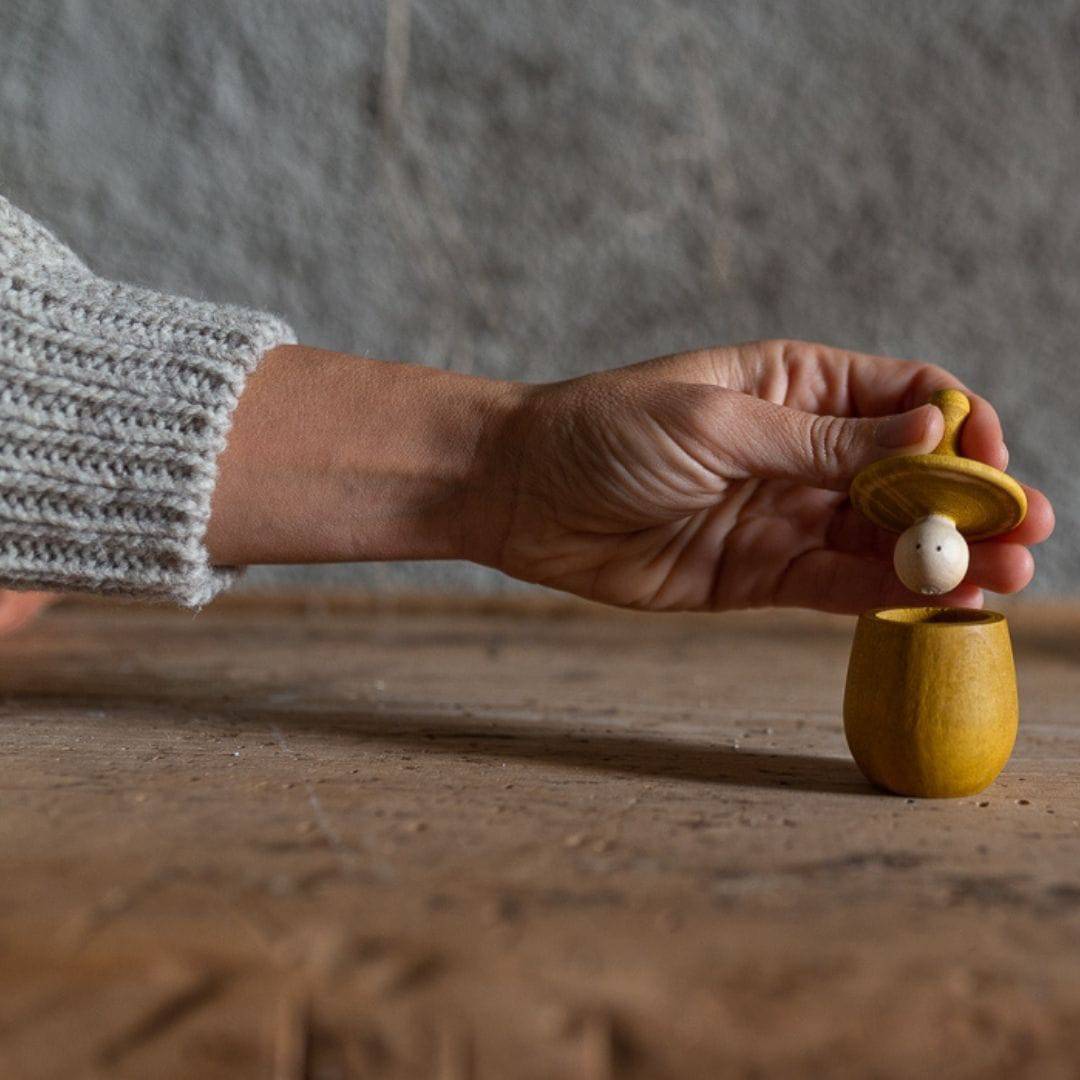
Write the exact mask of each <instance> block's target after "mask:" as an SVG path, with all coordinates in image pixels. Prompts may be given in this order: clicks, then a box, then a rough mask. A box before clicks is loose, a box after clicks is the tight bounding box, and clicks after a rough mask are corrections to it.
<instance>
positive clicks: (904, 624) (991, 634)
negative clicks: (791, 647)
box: [844, 607, 1019, 798]
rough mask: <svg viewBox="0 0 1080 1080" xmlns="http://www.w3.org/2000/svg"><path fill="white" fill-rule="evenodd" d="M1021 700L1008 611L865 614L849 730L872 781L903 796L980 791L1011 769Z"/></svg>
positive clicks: (854, 652)
mask: <svg viewBox="0 0 1080 1080" xmlns="http://www.w3.org/2000/svg"><path fill="white" fill-rule="evenodd" d="M1018 717H1019V709H1018V705H1017V697H1016V673H1015V669H1014V667H1013V656H1012V645H1011V643H1010V641H1009V628H1008V624H1007V623H1006V621H1005V616H1004V615H1000V614H998V613H997V612H993V611H971V610H959V609H948V608H918V607H912V608H879V609H877V610H875V611H868V612H866V613H865V614H863V615H861V616H860V617H859V622H858V626H857V627H856V630H855V640H854V643H853V644H852V649H851V661H850V663H849V665H848V675H847V689H846V691H845V693H844V734H845V735H846V736H847V741H848V746H849V747H850V749H851V754H852V757H854V758H855V762H856V764H857V765H858V766H859V768H860V769H861V770H862V771H863V774H864V775H865V776H866V777H867V779H868V780H870V781H871V782H872V783H875V784H877V785H878V786H880V787H883V788H885V789H887V790H888V791H893V792H896V793H897V794H899V795H914V796H918V797H921V798H948V797H954V796H959V795H972V794H974V793H975V792H977V791H981V790H982V789H983V788H984V787H986V786H987V785H988V784H990V783H991V782H992V781H993V780H994V778H995V777H996V776H997V775H998V773H999V772H1001V770H1002V768H1003V767H1004V765H1005V762H1006V761H1008V759H1009V755H1010V754H1011V753H1012V748H1013V743H1014V742H1015V740H1016V728H1017V722H1018Z"/></svg>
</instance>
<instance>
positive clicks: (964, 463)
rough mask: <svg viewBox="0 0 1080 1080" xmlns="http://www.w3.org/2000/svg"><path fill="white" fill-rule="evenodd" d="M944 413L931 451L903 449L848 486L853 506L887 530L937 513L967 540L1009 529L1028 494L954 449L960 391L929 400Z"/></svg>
mask: <svg viewBox="0 0 1080 1080" xmlns="http://www.w3.org/2000/svg"><path fill="white" fill-rule="evenodd" d="M930 403H931V404H932V405H937V406H938V408H939V409H941V411H942V413H943V414H944V416H945V434H944V436H943V437H942V439H941V442H940V443H939V444H938V445H937V447H935V449H934V452H933V453H932V454H905V455H901V456H899V457H891V458H885V459H883V460H882V461H876V462H874V464H873V465H869V466H867V467H866V468H865V469H863V470H862V472H860V473H859V475H858V476H856V477H855V480H854V481H853V482H852V485H851V501H852V503H853V504H854V506H855V508H856V509H857V510H858V511H859V512H860V513H862V514H863V515H864V516H866V517H868V518H869V519H870V520H871V521H873V522H874V523H875V524H877V525H880V526H881V527H882V528H884V529H888V530H889V531H890V532H898V533H899V532H903V531H904V530H905V529H907V528H908V527H909V526H911V525H914V524H915V523H916V522H917V521H921V520H922V519H923V518H926V517H929V516H930V515H931V514H940V515H942V516H943V517H947V518H950V519H951V520H952V521H953V522H955V523H956V527H957V529H959V530H960V532H961V533H962V534H963V535H964V536H965V537H966V538H967V539H968V540H971V541H975V540H986V539H987V538H988V537H991V536H997V535H999V534H1000V533H1003V532H1008V531H1009V530H1010V529H1013V528H1015V527H1016V526H1017V525H1019V524H1020V522H1021V521H1023V520H1024V517H1025V515H1026V514H1027V498H1026V496H1025V495H1024V489H1023V488H1022V487H1021V486H1020V485H1019V484H1018V483H1017V482H1016V481H1015V480H1014V479H1013V478H1012V477H1011V476H1008V475H1006V474H1005V473H1003V472H1001V470H1000V469H995V468H993V467H992V466H990V465H986V464H984V463H983V462H981V461H973V460H972V459H971V458H966V457H961V456H960V454H959V437H960V429H961V428H962V427H963V423H964V420H965V419H966V418H967V414H968V412H969V411H970V409H971V404H970V402H969V401H968V399H967V396H966V395H965V394H963V393H961V392H960V391H959V390H939V391H938V392H937V393H935V394H934V395H933V397H932V398H931V399H930Z"/></svg>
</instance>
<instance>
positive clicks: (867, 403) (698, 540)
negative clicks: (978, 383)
mask: <svg viewBox="0 0 1080 1080" xmlns="http://www.w3.org/2000/svg"><path fill="white" fill-rule="evenodd" d="M960 386H961V384H960V383H959V381H958V380H957V379H955V378H954V377H953V376H952V375H950V374H949V373H948V372H946V371H944V370H942V369H941V368H938V367H934V366H932V365H929V364H920V363H915V362H911V361H903V360H891V359H885V358H880V357H871V356H861V355H858V354H854V353H848V352H842V351H840V350H837V349H830V348H826V347H824V346H820V345H810V344H805V343H799V342H783V341H780V342H758V343H753V344H748V345H740V346H735V347H732V348H723V349H710V350H705V351H701V352H694V353H685V354H682V355H679V356H671V357H665V358H662V359H659V360H653V361H649V362H647V363H644V364H639V365H636V366H634V367H630V368H623V369H620V370H616V371H608V372H603V373H600V374H596V375H588V376H585V377H584V378H580V379H575V380H572V381H570V382H564V383H557V384H554V385H550V386H540V387H535V388H529V389H526V390H525V391H523V401H522V404H521V406H520V407H519V409H518V415H517V417H516V419H515V420H514V421H513V422H512V423H510V424H508V425H507V426H506V429H505V433H504V435H503V439H502V442H503V445H504V446H505V447H510V446H512V447H514V448H515V449H514V450H513V454H512V456H508V458H507V460H508V465H507V473H508V476H507V479H506V480H505V482H504V484H503V487H504V489H505V490H506V491H507V492H508V493H509V498H508V504H507V509H506V513H505V516H504V519H503V521H502V524H501V527H500V528H499V529H498V530H497V531H496V530H494V524H493V522H492V521H491V520H490V519H489V520H488V522H487V525H486V532H485V534H484V536H483V537H482V538H481V539H480V540H479V541H478V542H477V547H478V548H479V549H480V550H481V551H482V552H483V554H481V555H480V556H479V559H480V561H485V562H489V563H491V564H492V565H495V566H497V567H498V568H499V569H501V570H503V571H505V572H506V573H508V574H511V575H513V576H514V577H518V578H523V579H524V580H526V581H533V582H538V583H540V584H543V585H547V586H549V587H551V588H555V589H562V590H564V591H566V592H570V593H576V594H577V595H579V596H584V597H587V598H589V599H592V600H599V601H602V602H604V603H608V604H616V605H620V606H624V607H633V608H645V609H651V610H668V609H690V610H704V611H720V610H724V609H728V608H749V607H762V606H795V607H810V608H818V609H821V610H824V611H835V612H851V613H855V612H859V611H863V610H865V609H867V608H871V607H876V606H882V605H894V604H907V603H910V604H920V605H921V604H924V603H925V598H924V597H920V596H918V595H916V594H914V593H911V592H909V591H908V590H907V589H905V588H904V587H903V586H902V585H901V584H900V582H899V580H898V579H897V577H896V574H895V572H894V571H893V567H892V549H893V545H894V544H895V541H896V537H895V536H893V535H891V534H889V533H886V532H884V531H883V530H881V529H879V528H877V527H876V526H874V525H872V524H871V523H870V522H869V521H867V520H865V519H864V518H862V517H861V516H860V515H858V514H857V513H856V512H855V511H854V510H853V509H852V508H851V506H850V504H849V503H848V500H847V497H846V494H845V493H846V491H847V489H848V486H849V484H850V482H851V479H852V478H853V477H854V475H855V474H856V473H857V472H858V471H859V470H860V469H862V468H863V467H864V466H866V465H868V464H870V463H871V462H872V461H875V460H876V459H878V458H880V457H882V456H885V455H888V454H895V453H901V452H902V453H925V452H928V451H930V450H932V449H933V448H934V446H936V444H937V442H938V440H939V439H940V438H941V435H942V430H943V419H942V416H941V413H940V412H939V411H938V410H937V409H936V408H934V407H933V406H930V405H926V404H924V403H925V402H926V401H927V399H928V398H929V396H930V394H931V393H932V392H933V391H934V390H937V389H940V388H943V387H960ZM970 396H971V401H972V411H971V414H970V416H969V418H968V420H967V423H966V424H965V427H964V430H963V438H962V450H963V452H964V454H965V455H967V456H969V457H972V458H976V459H978V460H980V461H984V462H986V463H987V464H990V465H993V466H995V467H997V468H1004V467H1005V466H1006V464H1007V462H1008V453H1007V451H1006V448H1005V444H1004V442H1003V439H1002V433H1001V425H1000V422H999V420H998V417H997V414H996V413H995V412H994V410H993V409H992V408H991V406H990V405H989V404H988V403H987V402H986V401H984V400H983V399H982V398H979V397H976V396H975V395H970ZM1026 491H1027V496H1028V515H1027V518H1026V520H1025V521H1024V522H1023V524H1021V525H1020V526H1019V527H1018V528H1016V529H1015V530H1014V531H1013V532H1012V533H1010V534H1008V535H1006V536H1001V537H998V538H995V539H994V540H990V541H986V542H983V543H980V544H975V545H973V546H972V549H971V564H970V568H969V571H968V575H967V578H966V579H965V581H964V583H963V584H962V585H961V586H960V587H959V588H957V589H956V590H955V591H954V592H952V593H950V594H948V595H947V596H945V597H942V598H939V601H940V602H941V603H944V604H951V605H958V606H967V607H978V606H981V604H982V589H983V588H987V589H991V590H993V591H995V592H1003V593H1008V592H1015V591H1017V590H1019V589H1022V588H1023V587H1024V586H1025V585H1027V583H1028V582H1029V581H1030V580H1031V576H1032V573H1033V570H1034V562H1033V559H1032V556H1031V553H1030V552H1029V551H1028V545H1030V544H1035V543H1038V542H1040V541H1042V540H1044V539H1046V537H1047V536H1049V535H1050V532H1051V530H1052V529H1053V520H1054V518H1053V511H1052V509H1051V507H1050V504H1049V502H1048V501H1047V499H1046V497H1045V496H1044V495H1042V494H1041V493H1040V492H1038V491H1035V490H1033V489H1031V488H1027V489H1026Z"/></svg>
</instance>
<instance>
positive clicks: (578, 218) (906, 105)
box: [0, 0, 1080, 592]
mask: <svg viewBox="0 0 1080 1080" xmlns="http://www.w3.org/2000/svg"><path fill="white" fill-rule="evenodd" d="M0 118H2V122H0V190H2V191H4V192H5V193H6V194H7V195H8V196H9V197H10V198H11V199H12V200H13V201H15V202H16V203H18V204H20V205H22V206H23V207H24V208H25V209H27V210H29V211H31V212H32V213H35V214H37V215H39V216H41V217H42V218H44V219H45V220H46V221H47V222H49V223H50V224H51V225H52V226H53V227H54V228H55V229H56V230H57V231H58V232H59V233H60V235H61V236H62V237H64V238H65V239H67V240H68V241H69V242H70V243H71V244H73V245H74V246H75V247H76V248H77V249H78V250H79V251H80V252H82V253H83V255H84V256H85V257H86V259H87V261H89V262H90V264H91V265H92V266H94V267H95V268H96V269H97V270H99V271H101V272H102V273H104V274H107V275H113V276H117V277H119V278H123V279H127V280H135V281H139V282H142V283H145V284H148V285H151V286H155V287H159V288H162V289H169V290H175V291H179V292H183V293H187V294H190V295H201V296H206V297H211V298H214V299H227V300H232V301H234V302H237V303H243V304H249V305H255V306H259V307H267V308H270V309H272V310H275V311H277V312H279V313H281V314H283V315H285V316H286V317H287V318H288V319H290V320H291V321H292V323H293V324H294V326H295V327H296V329H297V332H298V333H299V335H300V337H301V340H304V341H306V342H309V343H312V344H318V345H324V346H329V347H337V348H342V349H348V350H352V351H359V352H366V353H368V354H370V355H374V356H381V357H393V358H399V359H413V360H421V361H425V362H428V363H431V364H436V365H443V366H445V367H451V368H455V369H458V370H462V371H475V372H479V373H484V374H490V375H505V376H513V377H515V378H522V379H530V380H542V379H551V378H555V377H559V376H568V375H573V374H576V373H580V372H585V371H588V370H592V369H595V368H600V367H604V366H609V365H615V364H622V363H626V362H629V361H632V360H636V359H640V358H643V357H646V356H649V355H652V354H655V353H662V352H670V351H674V350H678V349H683V348H689V347H693V346H697V345H703V344H709V343H723V342H732V341H737V340H743V339H748V338H756V337H780V336H784V337H801V338H810V339H818V340H823V341H827V342H829V343H832V344H837V345H844V346H847V347H851V348H855V349H860V350H866V351H874V352H885V353H893V354H897V355H901V356H916V357H921V358H925V359H932V360H935V361H938V362H941V363H943V364H945V365H947V366H949V367H951V368H953V369H954V370H955V371H956V372H958V373H959V374H960V375H961V376H962V377H963V378H965V379H966V380H967V381H969V382H970V384H971V385H972V386H973V387H975V388H976V389H978V390H979V391H980V392H982V393H983V394H985V395H987V396H989V397H990V398H991V399H992V400H993V401H994V402H995V403H996V404H997V405H998V406H999V408H1000V410H1001V412H1002V414H1003V417H1004V420H1005V424H1006V437H1007V439H1008V442H1009V446H1010V449H1011V451H1012V460H1013V470H1014V472H1015V473H1016V474H1017V475H1018V476H1019V477H1020V478H1021V479H1025V480H1028V481H1029V482H1032V483H1036V484H1038V485H1041V486H1043V487H1045V489H1046V490H1047V491H1048V492H1049V494H1050V495H1051V497H1052V498H1053V499H1054V501H1055V503H1056V506H1057V509H1058V513H1059V519H1058V520H1059V527H1058V532H1057V535H1056V536H1055V538H1054V539H1053V540H1051V542H1050V543H1049V544H1047V545H1046V546H1045V547H1044V548H1043V549H1042V552H1041V554H1040V555H1039V564H1040V565H1039V574H1038V577H1037V579H1036V580H1037V587H1038V588H1040V589H1041V590H1042V591H1044V592H1045V591H1062V590H1070V591H1078V590H1080V560H1078V558H1077V554H1076V553H1077V543H1076V539H1075V538H1076V536H1077V535H1078V532H1080V509H1078V507H1080V441H1078V424H1077V418H1078V414H1080V385H1078V375H1080V371H1078V368H1077V365H1076V359H1075V354H1076V347H1077V330H1078V328H1080V198H1078V186H1080V181H1078V178H1080V3H1078V2H1072V0H1040V3H1038V4H1032V3H1021V2H1020V0H1015V2H1004V0H969V2H950V3H947V4H942V3H939V2H937V0H908V2H906V3H902V4H888V3H882V2H855V0H816V2H811V0H777V2H768V0H725V2H717V0H683V2H675V0H633V2H630V0H545V2H542V3H538V2H537V0H500V2H499V3H497V4H496V3H492V2H490V0H307V2H304V3H300V2H296V0H251V2H243V0H183V2H169V3H165V2H161V0H3V2H2V4H0ZM250 580H251V581H252V582H253V583H254V584H262V585H266V584H268V583H273V582H292V583H295V582H297V581H303V582H306V583H310V582H318V583H325V584H339V585H345V584H356V585H364V586H373V587H399V586H401V585H409V586H414V585H415V586H422V585H431V584H450V585H453V586H458V587H460V586H462V585H469V586H475V587H477V588H501V587H504V585H503V583H502V582H500V580H499V579H498V578H497V576H496V575H494V574H488V573H486V572H483V571H479V570H474V569H470V568H467V567H439V566H427V567H422V566H421V567H417V566H383V567H330V568H303V569H294V570H280V571H279V570H261V571H258V572H255V573H253V574H252V575H251V578H250Z"/></svg>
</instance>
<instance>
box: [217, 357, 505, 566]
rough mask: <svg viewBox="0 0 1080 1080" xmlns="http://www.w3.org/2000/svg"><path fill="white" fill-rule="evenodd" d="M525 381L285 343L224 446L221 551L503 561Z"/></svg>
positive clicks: (235, 555) (249, 393)
mask: <svg viewBox="0 0 1080 1080" xmlns="http://www.w3.org/2000/svg"><path fill="white" fill-rule="evenodd" d="M519 393H520V390H519V389H518V388H517V387H516V386H515V385H514V384H511V383H503V382H497V381H494V380H488V379H481V378H475V377H472V376H467V375H460V374H457V373H454V372H446V371H440V370H436V369H431V368H424V367H418V366H415V365H412V364H397V363H385V362H381V361H376V360H367V359H363V358H360V357H355V356H348V355H344V354H341V353H334V352H328V351H325V350H321V349H313V348H307V347H303V346H281V347H279V348H277V349H274V350H272V351H271V352H270V353H268V354H267V355H266V357H264V359H263V361H262V363H261V364H260V365H259V367H258V369H257V370H256V371H255V373H254V374H253V375H252V376H251V377H250V378H249V379H248V383H247V386H246V388H245V390H244V393H243V395H242V397H241V399H240V403H239V406H238V407H237V410H236V413H235V416H234V418H233V424H232V430H231V433H230V435H229V440H228V446H227V449H226V450H225V451H224V452H223V453H222V455H221V457H220V458H219V459H218V479H217V484H216V486H215V489H214V497H213V502H212V505H211V517H210V523H209V526H208V529H207V535H206V546H207V549H208V550H209V552H210V557H211V560H212V561H213V562H214V563H216V564H217V565H233V566H235V565H250V564H258V563H292V562H340V561H364V560H376V559H457V558H478V559H480V560H481V561H490V552H489V551H488V550H487V548H488V547H489V546H490V545H492V544H494V543H495V542H496V539H495V534H496V533H497V531H498V521H499V520H500V517H501V507H502V505H503V502H504V497H505V487H506V480H505V476H506V469H505V466H506V461H505V454H506V451H505V447H504V445H503V444H504V437H503V432H504V429H505V426H506V424H507V423H508V422H509V418H510V417H511V416H512V414H513V411H514V408H515V405H516V401H517V398H518V396H519ZM481 510H486V511H488V512H486V513H483V514H482V513H481ZM482 519H486V521H487V522H488V525H487V526H486V527H484V526H480V525H479V524H478V523H479V522H480V521H481V520H482Z"/></svg>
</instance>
